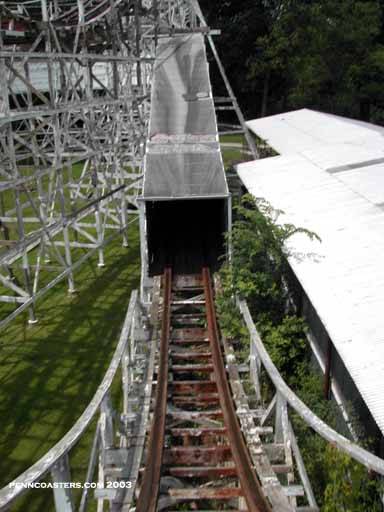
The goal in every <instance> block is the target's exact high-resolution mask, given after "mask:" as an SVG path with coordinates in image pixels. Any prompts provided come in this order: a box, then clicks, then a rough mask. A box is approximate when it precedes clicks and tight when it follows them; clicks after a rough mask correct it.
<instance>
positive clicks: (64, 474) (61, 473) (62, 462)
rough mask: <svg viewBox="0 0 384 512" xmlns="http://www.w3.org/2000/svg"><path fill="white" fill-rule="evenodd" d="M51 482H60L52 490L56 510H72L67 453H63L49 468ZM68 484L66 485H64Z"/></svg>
mask: <svg viewBox="0 0 384 512" xmlns="http://www.w3.org/2000/svg"><path fill="white" fill-rule="evenodd" d="M51 477H52V482H53V483H57V484H60V485H59V486H58V487H57V488H55V489H54V490H53V496H54V500H55V510H56V512H74V510H75V509H74V507H73V498H72V489H71V488H70V487H69V484H70V483H71V473H70V468H69V459H68V454H67V453H65V454H64V455H63V456H62V457H61V458H60V459H59V460H58V461H57V462H56V464H55V465H54V466H53V467H52V469H51ZM65 484H68V487H66V486H65Z"/></svg>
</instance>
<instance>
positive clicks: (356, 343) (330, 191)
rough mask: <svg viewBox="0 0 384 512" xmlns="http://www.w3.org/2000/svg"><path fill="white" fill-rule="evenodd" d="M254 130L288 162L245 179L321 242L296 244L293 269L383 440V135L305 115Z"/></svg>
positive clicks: (260, 167) (250, 171)
mask: <svg viewBox="0 0 384 512" xmlns="http://www.w3.org/2000/svg"><path fill="white" fill-rule="evenodd" d="M248 125H249V127H250V128H251V129H252V130H254V131H255V132H256V133H257V134H258V135H259V136H261V137H262V138H264V139H267V140H268V142H269V144H270V145H271V146H272V147H273V148H274V149H276V150H279V149H280V151H282V153H283V154H282V155H280V156H276V157H271V158H266V159H263V160H258V161H254V162H247V163H244V164H240V165H238V173H239V175H240V178H241V179H242V181H243V183H244V185H245V186H246V187H247V189H248V190H249V192H250V193H252V194H253V195H254V196H255V197H263V198H265V199H267V200H268V201H269V202H270V203H271V204H272V206H273V207H275V208H277V209H281V210H283V211H284V212H285V213H284V214H283V215H282V217H281V219H280V220H281V221H282V222H292V223H294V224H295V225H297V226H300V227H305V228H308V229H310V230H312V231H314V232H316V233H317V234H318V235H319V236H320V237H321V239H322V242H321V243H319V242H316V241H314V242H311V241H309V240H308V239H307V238H306V237H305V236H303V235H295V236H294V237H293V238H292V239H291V242H290V247H291V248H292V250H293V251H294V252H295V253H296V254H297V255H298V256H299V257H298V258H297V257H296V258H295V257H292V258H291V266H292V268H293V270H294V272H295V274H296V276H297V278H298V279H299V281H300V282H301V284H302V286H303V288H304V289H305V291H306V293H307V295H308V296H309V299H310V300H311V302H312V304H313V305H314V307H315V308H316V311H317V313H318V314H319V316H320V318H321V320H322V322H323V324H324V325H325V327H326V329H327V331H328V333H329V335H330V337H331V339H332V341H333V343H334V345H335V347H336V349H337V351H338V352H339V354H340V356H341V357H342V359H343V361H344V364H345V366H346V368H347V369H348V371H349V373H350V375H351V377H352V378H353V380H354V382H355V383H356V386H357V388H358V389H359V391H360V393H361V395H362V397H363V399H364V400H365V402H366V404H367V406H368V408H369V409H370V411H371V413H372V416H373V418H374V419H375V421H376V422H377V424H378V426H379V428H380V429H381V431H382V432H383V433H384V264H383V254H384V144H383V143H384V139H383V137H384V129H383V128H381V127H377V126H374V125H368V124H366V123H359V122H356V121H352V120H348V119H342V118H339V117H336V116H332V115H327V114H321V113H319V112H311V111H308V110H304V111H303V110H301V111H297V112H291V113H289V114H284V115H281V116H273V117H270V118H264V119H261V120H256V121H250V122H249V123H248ZM274 127H276V132H274ZM380 141H381V142H380ZM303 254H307V255H308V254H309V257H306V258H301V257H300V255H303Z"/></svg>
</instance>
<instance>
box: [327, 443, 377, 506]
mask: <svg viewBox="0 0 384 512" xmlns="http://www.w3.org/2000/svg"><path fill="white" fill-rule="evenodd" d="M324 462H325V468H326V471H327V475H328V478H329V480H328V483H327V486H326V489H325V493H324V504H323V509H322V510H323V512H361V511H363V510H364V511H365V510H367V511H368V510H369V512H380V511H382V505H381V504H380V502H379V500H377V499H375V497H376V496H377V495H378V492H379V490H380V484H379V482H378V480H377V478H375V477H374V476H373V475H370V474H369V473H368V471H367V469H366V468H365V467H364V466H362V465H361V464H359V463H357V462H355V461H354V460H352V459H351V458H350V457H349V456H348V455H346V454H344V453H341V452H340V451H339V450H337V449H336V448H335V447H333V446H332V445H328V446H327V447H326V449H325V453H324Z"/></svg>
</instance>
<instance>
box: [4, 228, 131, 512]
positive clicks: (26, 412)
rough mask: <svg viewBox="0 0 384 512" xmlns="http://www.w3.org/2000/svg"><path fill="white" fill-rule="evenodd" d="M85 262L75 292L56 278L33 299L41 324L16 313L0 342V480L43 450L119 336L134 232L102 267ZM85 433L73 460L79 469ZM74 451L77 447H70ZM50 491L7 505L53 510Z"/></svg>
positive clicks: (64, 426)
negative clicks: (42, 294) (46, 290)
mask: <svg viewBox="0 0 384 512" xmlns="http://www.w3.org/2000/svg"><path fill="white" fill-rule="evenodd" d="M95 263H96V262H95V261H93V262H92V265H90V264H85V266H84V267H83V268H82V269H81V270H80V271H79V272H78V274H77V275H75V280H76V286H77V289H78V291H79V293H78V294H76V295H74V296H68V294H66V285H65V284H64V283H62V284H61V285H60V286H58V287H56V288H54V289H53V290H52V292H51V293H50V294H49V295H47V296H46V298H45V300H43V301H42V303H41V304H40V305H38V318H39V323H38V324H37V325H36V326H33V327H26V318H24V319H23V318H20V319H18V320H17V321H16V322H15V323H14V324H12V325H11V327H10V328H9V329H8V330H7V331H6V332H5V333H3V334H2V337H1V345H0V398H1V400H0V414H1V418H2V421H1V427H0V428H1V430H0V460H1V463H0V480H1V481H0V484H1V486H4V485H5V484H6V483H7V482H9V481H10V480H12V479H13V478H15V477H16V476H17V475H18V474H20V473H21V472H22V471H24V470H25V469H27V468H28V467H29V466H30V465H31V464H32V463H33V462H35V461H37V460H38V459H39V458H40V457H41V456H42V455H44V453H46V452H47V450H49V448H51V447H52V446H53V445H54V444H55V443H56V442H57V441H58V440H59V439H60V438H61V437H62V436H63V435H64V434H65V433H66V432H67V431H68V430H69V429H70V428H71V426H72V425H73V424H74V422H75V421H76V419H77V418H78V417H79V416H80V414H81V413H82V412H83V410H84V408H85V407H86V405H87V404H88V402H89V400H90V399H91V398H92V396H93V394H94V393H95V391H96V389H97V386H98V385H99V383H100V381H101V379H102V377H103V376H104V373H105V370H106V368H107V366H108V364H109V362H110V359H111V356H112V354H113V351H114V349H115V347H116V343H117V340H118V337H119V333H120V329H121V325H122V321H123V319H124V316H125V313H126V309H127V306H128V302H129V297H130V293H131V291H132V290H133V289H135V288H137V286H138V284H139V276H140V268H139V250H138V233H137V230H135V231H134V232H132V235H131V246H130V247H129V248H128V249H126V248H123V247H121V246H120V245H119V243H118V242H116V243H114V244H113V245H111V246H110V247H108V248H107V250H106V263H107V265H106V267H104V268H103V269H98V268H97V267H96V266H95ZM91 434H92V432H90V433H89V434H88V435H87V436H86V437H85V439H84V440H83V441H82V442H81V443H80V445H81V446H80V447H79V450H78V452H77V453H76V454H75V456H74V459H73V460H72V464H75V466H76V468H75V472H76V471H78V470H81V472H83V471H85V468H86V464H87V459H86V455H87V449H88V446H89V444H90V442H91ZM75 450H77V448H75ZM51 496H52V492H51V491H49V490H45V491H35V490H32V491H29V492H28V494H27V495H26V497H25V498H23V499H21V500H19V501H20V503H19V502H18V503H17V504H16V505H15V507H13V508H12V510H20V511H21V510H23V511H24V510H27V511H30V510H31V511H35V510H36V511H37V510H40V511H41V510H45V511H49V510H52V497H51Z"/></svg>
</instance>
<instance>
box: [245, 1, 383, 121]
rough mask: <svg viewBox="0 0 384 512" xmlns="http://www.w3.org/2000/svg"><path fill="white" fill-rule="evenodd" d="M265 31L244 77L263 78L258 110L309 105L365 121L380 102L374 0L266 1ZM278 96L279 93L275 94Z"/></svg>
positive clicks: (380, 50) (378, 10) (377, 19)
mask: <svg viewBox="0 0 384 512" xmlns="http://www.w3.org/2000/svg"><path fill="white" fill-rule="evenodd" d="M266 4H267V5H268V6H269V12H268V11H266V15H267V16H268V25H269V27H268V31H267V33H266V34H264V35H260V36H259V37H257V40H256V45H257V48H258V49H259V51H258V54H255V55H254V57H253V58H250V59H249V61H248V77H249V79H250V80H252V79H255V80H257V79H260V77H263V80H264V96H263V100H262V106H261V113H262V115H264V114H265V113H266V112H267V108H266V104H267V99H268V97H269V96H270V95H269V89H273V92H272V94H271V96H270V101H271V102H273V103H274V109H273V110H279V109H281V110H286V109H291V108H292V109H295V108H301V107H311V108H315V109H320V110H325V111H329V112H332V113H338V114H344V115H350V116H355V117H360V118H365V119H369V118H370V114H371V106H372V105H375V106H376V107H382V106H383V99H384V98H383V93H382V92H381V87H380V84H381V81H382V78H383V74H384V59H383V55H384V50H383V47H382V46H381V45H380V42H379V37H380V34H381V7H380V4H379V2H378V1H377V0H369V1H354V0H338V1H337V2H335V1H333V0H312V1H311V0H309V1H305V2H303V1H302V0H287V1H281V2H280V3H277V2H266ZM279 96H280V97H279Z"/></svg>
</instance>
